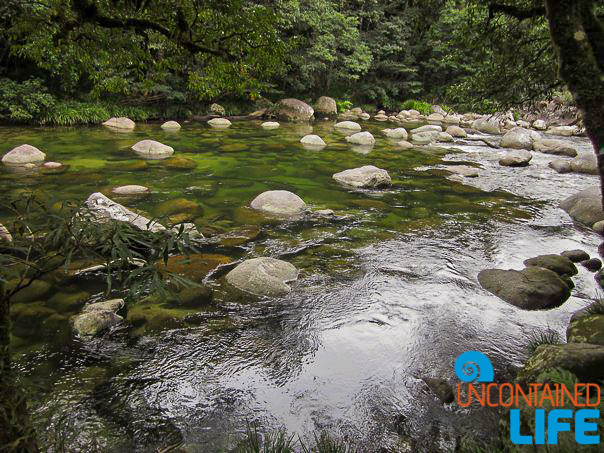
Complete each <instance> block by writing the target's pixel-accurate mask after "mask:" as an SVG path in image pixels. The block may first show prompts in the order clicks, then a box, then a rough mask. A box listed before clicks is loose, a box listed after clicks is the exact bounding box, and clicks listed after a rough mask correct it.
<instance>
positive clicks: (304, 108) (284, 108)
mask: <svg viewBox="0 0 604 453" xmlns="http://www.w3.org/2000/svg"><path fill="white" fill-rule="evenodd" d="M314 113H315V111H314V109H313V108H312V107H311V106H310V105H308V104H307V103H306V102H302V101H300V100H299V99H293V98H288V99H281V100H280V101H279V102H278V103H277V105H276V106H275V111H274V114H275V115H276V116H277V118H279V119H280V120H283V121H291V122H308V121H311V120H313V119H314Z"/></svg>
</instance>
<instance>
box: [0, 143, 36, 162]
mask: <svg viewBox="0 0 604 453" xmlns="http://www.w3.org/2000/svg"><path fill="white" fill-rule="evenodd" d="M44 159H46V154H44V153H43V152H42V151H40V150H39V149H38V148H36V147H35V146H31V145H20V146H17V147H16V148H13V149H12V150H10V151H9V152H8V153H6V154H5V155H4V156H3V157H2V163H3V164H5V165H25V164H33V163H36V162H43V161H44Z"/></svg>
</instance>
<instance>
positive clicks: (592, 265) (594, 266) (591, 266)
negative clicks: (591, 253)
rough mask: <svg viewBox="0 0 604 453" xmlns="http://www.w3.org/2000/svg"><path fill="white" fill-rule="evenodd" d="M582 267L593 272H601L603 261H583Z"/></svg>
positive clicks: (593, 259) (597, 259)
mask: <svg viewBox="0 0 604 453" xmlns="http://www.w3.org/2000/svg"><path fill="white" fill-rule="evenodd" d="M581 266H583V267H584V268H585V269H587V270H588V271H591V272H596V271H599V270H600V269H601V268H602V261H601V260H600V259H599V258H591V259H588V260H585V261H581Z"/></svg>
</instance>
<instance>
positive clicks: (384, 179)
mask: <svg viewBox="0 0 604 453" xmlns="http://www.w3.org/2000/svg"><path fill="white" fill-rule="evenodd" d="M333 179H335V180H336V181H338V182H339V183H342V184H346V185H347V186H352V187H359V188H380V187H388V186H390V185H391V184H392V180H391V179H390V175H389V174H388V172H387V171H386V170H383V169H381V168H377V167H374V166H373V165H365V166H364V167H359V168H352V169H350V170H344V171H341V172H339V173H336V174H334V175H333Z"/></svg>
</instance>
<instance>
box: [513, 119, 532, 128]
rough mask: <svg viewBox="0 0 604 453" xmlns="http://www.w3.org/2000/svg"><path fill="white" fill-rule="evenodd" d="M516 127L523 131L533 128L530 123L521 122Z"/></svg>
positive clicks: (517, 122)
mask: <svg viewBox="0 0 604 453" xmlns="http://www.w3.org/2000/svg"><path fill="white" fill-rule="evenodd" d="M516 126H518V127H521V128H523V129H528V128H529V127H531V123H529V122H528V121H524V120H519V121H516Z"/></svg>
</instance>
